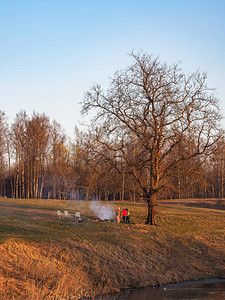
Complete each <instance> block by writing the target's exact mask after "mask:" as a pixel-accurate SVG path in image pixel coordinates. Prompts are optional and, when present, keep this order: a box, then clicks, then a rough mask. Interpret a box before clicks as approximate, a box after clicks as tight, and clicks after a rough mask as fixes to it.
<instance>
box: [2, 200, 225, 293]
mask: <svg viewBox="0 0 225 300" xmlns="http://www.w3.org/2000/svg"><path fill="white" fill-rule="evenodd" d="M214 203H216V202H213V201H211V202H209V201H208V202H203V201H202V200H196V201H194V200H192V201H188V200H186V201H174V200H171V201H164V202H163V201H161V202H160V203H159V206H158V218H157V222H158V226H155V227H151V226H147V225H145V224H144V223H145V219H146V211H147V209H146V206H145V204H133V203H121V202H120V203H119V202H117V203H116V202H115V203H112V202H109V203H105V202H102V203H101V205H103V206H109V207H110V208H111V209H112V210H114V211H116V208H117V206H118V205H119V206H120V207H128V208H129V209H130V212H131V224H129V225H128V224H122V223H121V224H117V223H114V222H101V221H99V218H98V216H96V214H95V213H94V212H93V211H92V210H91V209H90V204H91V203H90V202H81V201H59V200H19V199H4V198H0V257H1V260H0V298H1V299H80V298H82V297H91V298H94V296H95V295H96V294H98V295H100V296H101V295H102V294H103V293H109V292H118V291H119V290H120V289H121V288H127V287H131V286H132V287H143V286H150V285H152V286H154V285H159V284H166V283H172V282H179V281H183V280H190V279H200V278H201V279H202V278H207V277H222V278H225V247H224V245H225V210H223V209H221V208H223V207H218V206H217V205H216V204H214ZM56 210H61V211H63V210H68V211H69V212H70V213H75V212H76V211H80V212H81V219H82V221H83V222H81V223H79V222H76V221H75V219H74V218H71V219H70V218H68V219H65V218H62V219H59V218H57V214H56Z"/></svg>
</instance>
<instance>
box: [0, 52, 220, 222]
mask: <svg viewBox="0 0 225 300" xmlns="http://www.w3.org/2000/svg"><path fill="white" fill-rule="evenodd" d="M130 57H131V58H132V60H133V63H132V64H131V65H130V66H129V67H128V68H126V69H124V70H121V71H118V72H116V73H115V74H114V77H112V78H111V79H110V80H111V82H110V84H109V87H108V89H107V90H106V91H105V90H103V89H102V88H101V86H100V85H98V84H95V85H93V86H92V87H91V88H90V90H89V91H87V92H86V93H85V96H84V100H83V105H82V113H83V114H88V113H89V112H90V111H93V110H94V113H95V115H94V118H93V119H92V121H91V122H90V127H89V130H86V131H83V132H82V131H80V130H78V129H76V130H75V135H74V139H73V140H72V141H71V140H70V141H69V140H68V139H67V138H66V135H65V133H64V131H63V129H62V127H61V126H60V124H58V123H57V122H56V121H53V122H51V121H50V120H49V118H48V116H46V115H45V114H38V113H33V114H32V115H31V116H28V115H27V114H26V112H24V111H21V112H19V113H18V114H17V115H16V117H15V120H14V123H13V124H12V125H11V126H10V127H9V126H8V124H7V119H6V116H5V115H4V113H3V112H1V114H0V126H1V127H0V139H1V140H0V160H1V165H0V168H1V178H0V189H1V190H0V192H1V195H2V196H7V197H16V198H28V199H29V198H32V199H33V198H34V199H38V198H54V199H57V198H58V199H74V200H77V199H83V200H85V199H91V198H94V199H101V200H119V199H120V200H124V199H125V200H130V201H133V202H135V201H137V200H139V199H144V200H145V201H146V202H147V203H148V220H147V224H148V223H150V224H154V223H155V220H154V215H155V203H156V199H160V198H198V197H199V198H201V197H202V198H203V197H204V198H209V197H212V198H217V197H218V198H223V197H224V196H225V195H224V173H225V170H224V157H225V155H224V144H225V138H224V130H223V128H222V127H221V124H220V121H221V118H222V116H221V114H220V110H219V104H218V100H217V98H216V97H215V93H214V90H213V89H211V88H208V86H207V83H206V79H207V75H206V73H202V74H201V73H199V71H196V72H193V73H191V74H187V75H186V74H184V73H183V72H182V70H181V69H180V68H179V66H178V65H176V64H174V65H171V66H169V65H167V64H166V63H161V62H160V61H159V59H158V58H154V57H152V56H151V55H148V54H145V53H143V52H140V53H138V54H135V53H133V52H132V53H131V54H130Z"/></svg>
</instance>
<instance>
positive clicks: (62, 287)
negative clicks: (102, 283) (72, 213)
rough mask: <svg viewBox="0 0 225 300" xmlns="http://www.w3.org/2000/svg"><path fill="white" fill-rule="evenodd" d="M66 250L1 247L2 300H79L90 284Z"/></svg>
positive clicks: (15, 244)
mask: <svg viewBox="0 0 225 300" xmlns="http://www.w3.org/2000/svg"><path fill="white" fill-rule="evenodd" d="M71 254H72V253H71V252H70V251H69V249H68V248H64V247H60V246H54V247H53V245H51V246H48V247H46V246H44V247H43V245H37V244H34V243H32V244H31V243H27V242H21V241H15V240H14V241H13V240H8V241H7V242H5V243H3V244H2V245H1V246H0V257H1V261H0V295H1V299H12V297H14V298H15V299H17V298H19V299H23V298H24V299H27V298H29V299H79V298H81V297H82V296H85V295H86V294H87V290H88V285H90V282H88V281H87V278H86V277H85V276H84V273H83V271H82V264H81V262H80V259H79V255H78V254H76V253H73V257H71Z"/></svg>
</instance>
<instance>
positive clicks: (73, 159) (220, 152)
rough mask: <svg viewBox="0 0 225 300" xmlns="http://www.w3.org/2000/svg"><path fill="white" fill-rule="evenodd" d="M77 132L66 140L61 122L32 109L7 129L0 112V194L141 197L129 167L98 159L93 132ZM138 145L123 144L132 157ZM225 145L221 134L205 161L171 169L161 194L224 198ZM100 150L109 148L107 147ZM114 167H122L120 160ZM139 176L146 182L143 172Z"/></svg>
mask: <svg viewBox="0 0 225 300" xmlns="http://www.w3.org/2000/svg"><path fill="white" fill-rule="evenodd" d="M75 132H76V134H75V137H74V140H73V141H71V140H70V141H68V139H67V137H66V135H65V133H64V131H63V129H62V127H61V126H60V124H59V123H57V122H55V121H53V122H50V120H49V118H48V116H46V115H45V114H38V113H33V114H32V116H30V117H29V116H28V115H27V114H26V112H24V111H23V112H19V113H18V114H17V115H16V118H15V121H14V123H13V124H12V125H11V127H10V128H9V126H8V124H7V121H6V116H5V115H4V113H3V112H1V115H0V162H1V164H0V168H1V169H0V174H1V177H0V193H1V196H3V197H4V196H7V197H15V198H28V199H29V198H31V199H39V198H50V199H51V198H54V199H72V200H85V199H101V200H124V199H125V200H130V201H134V202H135V201H138V200H140V198H141V191H140V190H139V187H138V185H137V183H136V182H135V181H134V180H133V178H132V176H131V174H130V173H129V167H128V166H126V164H123V165H122V166H123V169H120V170H117V168H115V167H112V163H111V162H110V161H109V162H108V163H107V162H106V161H104V160H102V159H99V157H98V156H97V155H96V153H93V152H92V150H91V148H90V143H91V141H92V136H91V134H90V133H89V134H87V133H84V132H81V131H79V130H78V129H76V131H75ZM93 143H94V141H93ZM102 147H103V148H104V146H102ZM136 147H137V145H135V143H133V144H131V145H129V146H127V151H130V155H133V152H134V149H135V148H136ZM224 149H225V140H224V138H221V139H220V140H219V141H218V142H217V143H216V144H215V145H214V146H213V147H212V149H211V152H210V154H209V155H208V157H207V159H204V160H203V161H202V162H201V160H202V157H201V156H200V157H198V158H193V159H191V160H189V161H188V162H185V161H184V162H183V163H181V164H180V165H179V166H178V167H176V168H174V169H173V170H172V172H171V174H170V176H169V177H168V178H167V179H166V182H164V183H165V187H166V188H165V189H163V191H162V192H161V194H160V198H224V196H225V195H224V187H225V186H224V185H225V168H224V164H225V150H224ZM103 150H104V151H109V150H108V149H107V147H106V146H105V149H103ZM188 150H189V149H183V150H182V151H188ZM174 155H175V153H174V152H172V153H171V157H170V158H169V159H170V160H173V156H174ZM176 155H179V153H176ZM115 160H116V158H115ZM196 160H197V161H196ZM117 165H118V166H117V167H118V168H121V164H120V162H119V161H118V163H117ZM196 166H198V167H197V168H196ZM143 176H145V177H146V181H147V180H148V176H147V174H143Z"/></svg>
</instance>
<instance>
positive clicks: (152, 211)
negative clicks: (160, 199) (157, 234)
mask: <svg viewBox="0 0 225 300" xmlns="http://www.w3.org/2000/svg"><path fill="white" fill-rule="evenodd" d="M146 202H147V204H148V215H147V220H146V223H145V224H147V225H157V224H156V195H152V196H150V197H149V198H147V199H146Z"/></svg>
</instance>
